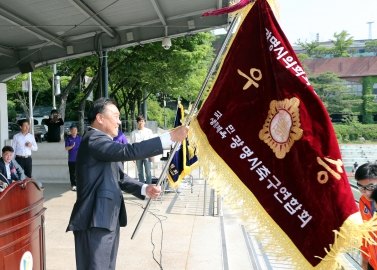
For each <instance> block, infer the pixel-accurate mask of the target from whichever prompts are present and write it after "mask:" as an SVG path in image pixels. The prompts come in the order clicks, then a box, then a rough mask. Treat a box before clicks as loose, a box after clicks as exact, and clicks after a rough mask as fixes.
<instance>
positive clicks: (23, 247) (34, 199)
mask: <svg viewBox="0 0 377 270" xmlns="http://www.w3.org/2000/svg"><path fill="white" fill-rule="evenodd" d="M43 202H44V198H43V191H42V190H41V189H40V188H39V186H38V183H37V182H36V181H35V180H34V179H30V178H27V179H25V180H23V181H16V182H13V183H12V184H11V185H10V186H9V187H7V188H6V189H5V190H4V191H3V192H2V193H0V270H3V269H7V270H8V269H9V270H13V269H20V270H32V269H33V270H42V269H43V270H44V269H46V260H45V236H44V220H45V217H44V212H45V210H46V208H43Z"/></svg>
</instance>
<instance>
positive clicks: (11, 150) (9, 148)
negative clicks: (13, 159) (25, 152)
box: [1, 145, 14, 153]
mask: <svg viewBox="0 0 377 270" xmlns="http://www.w3.org/2000/svg"><path fill="white" fill-rule="evenodd" d="M1 151H2V152H3V153H5V152H12V153H14V149H13V147H12V146H9V145H6V146H4V147H3V149H1Z"/></svg>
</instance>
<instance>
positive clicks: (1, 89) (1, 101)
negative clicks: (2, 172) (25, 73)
mask: <svg viewBox="0 0 377 270" xmlns="http://www.w3.org/2000/svg"><path fill="white" fill-rule="evenodd" d="M6 140H8V104H7V85H6V84H5V83H0V149H2V148H3V147H4V146H5V143H6Z"/></svg>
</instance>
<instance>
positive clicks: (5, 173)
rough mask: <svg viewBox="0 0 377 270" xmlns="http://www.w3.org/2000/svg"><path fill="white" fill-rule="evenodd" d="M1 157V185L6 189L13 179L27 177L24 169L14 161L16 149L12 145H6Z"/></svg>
mask: <svg viewBox="0 0 377 270" xmlns="http://www.w3.org/2000/svg"><path fill="white" fill-rule="evenodd" d="M1 151H2V154H1V158H0V181H1V182H2V183H0V185H1V186H2V188H3V189H5V188H6V187H7V186H8V185H10V184H11V183H12V182H13V181H16V180H23V179H25V178H26V175H25V174H24V171H23V170H22V168H21V166H20V165H18V163H17V162H16V161H14V160H13V161H12V159H13V153H14V149H13V147H12V146H4V147H3V149H2V150H1Z"/></svg>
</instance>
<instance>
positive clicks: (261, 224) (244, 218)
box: [189, 0, 377, 270]
mask: <svg viewBox="0 0 377 270" xmlns="http://www.w3.org/2000/svg"><path fill="white" fill-rule="evenodd" d="M268 2H269V4H270V5H272V6H273V8H274V9H275V10H276V9H277V7H278V6H277V3H276V1H272V0H271V1H268ZM252 6H253V4H250V5H249V6H247V7H245V8H244V9H243V11H242V12H241V13H239V14H238V16H239V17H242V19H241V20H243V19H244V18H245V16H246V14H247V13H248V12H249V10H250V9H251V8H252ZM239 25H241V23H240V24H239ZM238 27H239V26H238ZM236 32H238V29H237V31H236ZM235 36H236V35H233V37H232V40H231V42H230V43H229V45H228V48H227V52H226V53H225V55H227V53H228V51H229V49H230V48H231V44H232V43H233V40H234V38H235ZM224 59H225V56H224V57H223V61H224ZM223 61H222V63H221V65H220V68H219V70H221V68H222V65H223ZM219 73H220V72H218V73H217V75H216V77H215V80H214V82H215V81H216V80H217V76H218V75H219ZM212 85H215V84H214V83H213V84H212ZM211 91H212V88H211V89H210V91H209V93H210V92H211ZM207 97H208V96H207ZM189 141H190V144H191V145H192V146H194V147H196V149H197V156H198V160H199V163H200V165H201V168H202V169H203V174H204V176H205V177H206V178H208V180H209V184H210V186H211V188H213V189H215V190H216V192H217V194H218V195H223V196H224V202H225V203H226V204H227V206H228V207H229V208H230V209H232V211H233V212H234V213H235V214H236V215H237V216H238V218H240V219H241V223H243V224H244V226H245V228H246V229H247V230H248V231H249V232H253V233H257V238H258V239H259V240H260V241H261V243H262V245H263V248H264V251H265V252H266V253H268V252H270V253H272V254H274V256H276V258H277V259H278V260H279V261H285V260H288V261H289V262H290V263H291V264H292V265H293V266H294V269H305V270H307V269H323V270H328V269H341V267H342V261H344V260H343V259H342V253H344V252H352V251H354V250H355V249H359V247H360V246H361V239H363V238H364V239H365V240H366V241H367V242H368V243H370V244H375V245H376V244H377V243H376V242H375V241H374V240H373V238H372V236H371V234H370V233H371V232H375V231H377V217H374V218H373V219H371V220H370V221H368V222H364V223H363V221H362V219H361V215H360V213H359V212H357V213H355V214H352V215H350V216H349V217H348V218H347V219H346V220H345V221H344V223H343V225H342V226H341V227H340V229H339V231H337V230H333V231H334V244H332V245H331V244H330V245H329V247H324V250H325V252H326V253H327V255H326V256H325V257H324V258H320V257H318V256H316V257H317V258H320V259H321V262H320V263H319V264H318V265H316V266H315V267H313V266H312V265H311V264H310V263H309V262H308V261H307V260H306V259H305V257H304V256H303V255H302V253H301V252H300V251H299V250H298V249H297V247H296V246H295V245H294V243H293V242H292V241H291V239H290V238H289V237H288V236H287V235H286V234H285V232H284V231H283V230H282V229H281V228H280V227H279V226H278V225H277V224H276V222H275V221H274V220H273V219H272V218H271V217H270V216H269V215H268V213H267V212H266V211H265V210H264V208H263V206H262V205H261V204H260V203H259V201H258V200H257V198H256V197H255V196H254V195H253V193H252V192H251V191H250V190H249V189H248V188H247V187H246V186H245V185H244V184H243V182H242V181H241V180H240V179H239V178H238V177H237V175H236V174H235V173H234V172H233V171H232V169H230V168H229V167H228V165H227V164H226V163H225V162H224V160H223V159H222V158H221V157H220V156H219V155H218V154H217V153H216V151H215V150H214V149H213V148H212V147H211V145H210V144H209V142H208V140H207V137H206V136H205V134H204V133H203V131H202V129H201V128H200V125H199V123H198V121H197V119H196V118H195V117H193V118H192V121H191V124H190V130H189ZM318 237H320V236H318Z"/></svg>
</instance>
